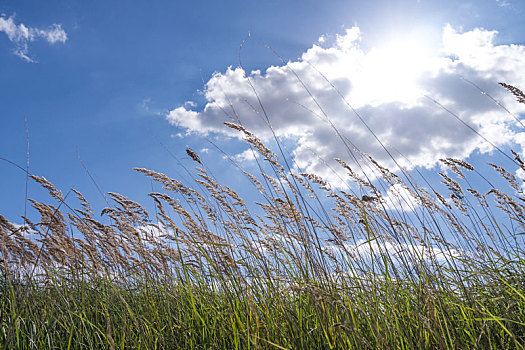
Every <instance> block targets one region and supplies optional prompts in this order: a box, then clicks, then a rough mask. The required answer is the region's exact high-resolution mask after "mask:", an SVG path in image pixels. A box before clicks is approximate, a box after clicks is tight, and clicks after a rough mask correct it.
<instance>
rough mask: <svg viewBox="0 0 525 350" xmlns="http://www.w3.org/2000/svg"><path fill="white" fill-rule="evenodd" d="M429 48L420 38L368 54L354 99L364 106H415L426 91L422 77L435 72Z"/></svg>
mask: <svg viewBox="0 0 525 350" xmlns="http://www.w3.org/2000/svg"><path fill="white" fill-rule="evenodd" d="M433 62H434V58H433V57H432V54H431V49H430V46H429V45H427V44H426V43H425V41H424V40H422V39H420V38H413V37H412V38H411V37H405V38H399V39H394V40H390V41H389V42H387V43H385V44H383V45H379V46H377V47H374V48H372V49H371V50H370V51H368V52H367V53H365V55H364V57H363V62H362V66H361V69H360V71H359V74H358V75H357V77H356V78H357V79H356V80H355V90H354V91H355V92H356V95H355V96H354V98H355V99H356V100H358V101H361V103H363V104H369V105H378V104H383V103H388V102H402V103H406V104H411V103H415V101H416V100H417V99H419V98H420V97H421V96H422V94H423V91H422V89H421V87H420V85H419V82H418V80H419V78H420V77H421V76H422V75H423V73H425V72H428V71H430V70H432V67H433Z"/></svg>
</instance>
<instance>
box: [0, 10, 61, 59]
mask: <svg viewBox="0 0 525 350" xmlns="http://www.w3.org/2000/svg"><path fill="white" fill-rule="evenodd" d="M0 32H4V33H5V34H6V35H7V38H8V39H9V40H10V41H11V42H12V43H14V44H15V49H14V50H13V52H14V54H15V55H17V56H18V57H20V58H22V59H24V60H25V61H27V62H34V60H33V59H32V58H31V57H30V56H29V43H31V42H33V41H35V40H37V39H39V38H41V39H44V40H45V41H47V42H48V43H50V44H55V43H65V42H66V40H67V34H66V32H65V31H64V30H63V29H62V26H61V25H60V24H56V23H55V24H52V25H51V26H49V27H48V28H47V29H38V28H32V27H28V26H26V25H25V24H24V23H20V24H16V23H15V20H14V16H11V17H6V16H5V15H1V16H0Z"/></svg>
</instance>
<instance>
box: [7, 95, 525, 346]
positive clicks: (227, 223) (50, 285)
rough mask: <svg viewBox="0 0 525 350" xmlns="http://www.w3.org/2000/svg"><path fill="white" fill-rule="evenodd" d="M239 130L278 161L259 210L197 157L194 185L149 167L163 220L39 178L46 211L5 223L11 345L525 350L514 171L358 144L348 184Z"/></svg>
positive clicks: (268, 159) (261, 182)
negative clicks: (390, 153)
mask: <svg viewBox="0 0 525 350" xmlns="http://www.w3.org/2000/svg"><path fill="white" fill-rule="evenodd" d="M506 87H507V88H508V89H509V90H510V91H511V92H512V93H514V94H515V95H516V97H518V98H519V97H520V96H522V97H523V93H522V92H521V91H520V90H518V89H516V88H514V87H510V86H506ZM520 94H521V95H520ZM521 102H523V100H522V101H521ZM227 127H230V128H232V129H235V130H238V131H239V132H240V133H242V134H243V135H244V139H245V140H246V142H247V143H248V144H249V145H250V147H251V148H252V149H253V151H254V152H256V153H258V154H259V155H261V156H262V157H259V158H256V159H257V161H258V162H260V163H258V164H259V169H260V173H258V174H251V173H248V172H245V171H243V170H242V169H241V170H240V171H243V174H244V175H245V176H246V178H247V179H248V181H249V182H250V184H251V185H253V192H254V193H257V194H258V196H259V200H258V201H256V202H254V203H245V200H243V198H241V197H240V196H239V195H238V193H237V192H236V191H235V189H232V188H230V187H228V186H226V185H224V184H221V183H219V182H218V181H217V180H216V178H215V177H214V176H213V173H212V171H211V170H210V169H208V168H207V166H206V164H204V163H203V162H202V161H201V159H200V158H199V156H198V155H197V154H196V153H195V152H194V151H192V150H191V149H187V150H186V151H187V154H188V155H189V156H190V157H191V158H192V159H193V160H194V161H195V162H196V163H195V164H196V165H197V168H195V171H193V172H192V173H191V174H192V176H193V183H183V182H181V181H178V180H176V179H173V178H170V177H169V176H168V175H165V174H162V173H159V172H155V171H153V170H147V169H139V168H137V169H135V170H137V171H138V172H140V173H142V174H144V175H145V176H147V177H149V178H151V179H152V180H154V181H156V182H157V183H159V184H160V185H161V186H162V191H161V192H154V193H150V194H149V196H150V197H151V199H152V201H153V202H154V203H155V213H154V214H150V213H148V212H147V211H146V209H145V208H144V207H143V206H141V205H140V204H139V203H136V202H134V201H132V200H130V199H129V198H127V197H125V196H123V195H121V194H117V193H109V196H110V197H111V200H112V203H113V206H111V207H108V208H105V209H103V210H102V212H101V214H102V216H103V217H102V218H100V217H99V216H98V215H96V214H95V212H94V210H93V209H92V208H91V206H90V204H89V203H88V201H87V200H86V199H85V198H84V196H83V195H82V194H81V193H80V192H78V191H76V190H70V191H69V192H68V193H67V194H66V196H64V194H63V193H62V192H61V191H59V190H58V189H56V188H55V187H54V186H53V185H52V184H51V183H50V182H49V181H47V180H46V179H45V178H43V177H37V176H31V178H32V179H33V180H34V181H36V182H38V183H39V184H40V185H41V186H42V187H44V188H45V189H47V190H48V191H49V194H50V196H51V197H50V199H51V200H50V203H47V204H46V203H40V202H37V201H34V200H30V201H31V203H32V206H33V208H34V209H35V210H36V211H37V212H38V213H39V216H40V217H39V218H38V219H34V220H33V221H31V220H30V218H25V217H24V220H25V224H24V225H22V226H18V225H14V224H12V223H10V222H9V221H8V220H7V219H5V218H4V217H3V216H1V215H0V249H1V251H0V266H1V267H0V270H1V273H2V275H1V282H0V303H1V305H0V344H2V348H3V349H11V348H60V349H72V348H110V349H128V348H137V349H186V348H187V349H306V348H312V349H429V348H436V349H507V348H519V349H522V348H525V307H524V306H525V259H524V241H523V230H524V229H525V225H524V223H525V205H524V203H523V202H524V201H525V197H524V195H523V192H522V188H521V183H519V181H518V180H517V179H516V178H515V177H514V176H513V175H512V174H511V173H510V172H509V171H507V170H506V169H504V168H503V167H500V166H498V165H496V164H492V163H491V165H490V166H491V167H492V169H493V175H494V176H496V177H499V180H492V181H493V182H494V183H496V184H497V186H495V185H493V184H492V183H491V182H489V181H488V180H486V179H487V177H486V176H484V175H483V174H481V173H479V172H478V170H476V169H475V168H474V167H473V166H472V165H470V164H468V163H466V162H465V161H462V160H456V159H450V158H448V159H443V160H442V163H443V166H444V167H447V168H448V169H449V170H450V171H448V172H446V173H445V172H442V173H440V176H441V177H442V180H443V181H442V182H443V183H442V184H441V185H440V186H437V185H435V186H432V185H431V184H430V183H425V184H424V186H423V185H419V184H418V183H416V181H415V180H414V179H413V178H412V177H411V176H409V174H408V173H407V172H404V171H402V169H396V171H395V172H393V171H390V170H389V169H387V168H385V167H383V166H382V165H380V164H379V163H378V162H376V161H375V160H374V159H373V158H372V157H370V156H368V155H366V154H363V153H360V152H359V151H357V150H352V152H353V154H354V155H355V157H356V158H355V159H356V160H357V162H356V163H355V164H354V165H352V166H350V165H349V164H347V163H345V162H344V161H343V160H340V159H338V160H337V161H338V162H339V164H340V165H341V166H342V167H343V168H344V169H345V170H346V172H347V174H348V177H347V178H346V179H345V180H346V181H347V182H348V187H347V188H346V189H334V188H332V187H331V186H330V184H329V183H328V182H326V181H325V180H323V179H322V178H320V177H319V176H317V175H315V174H308V173H301V174H298V173H294V172H293V171H291V168H290V166H289V165H288V162H287V159H286V157H285V156H283V154H279V156H278V155H277V154H276V153H274V152H273V151H272V150H270V149H269V148H268V147H267V146H266V145H264V144H263V143H262V142H261V141H260V140H259V139H258V138H257V136H256V135H254V134H253V133H251V132H250V131H248V130H246V129H245V128H244V127H243V126H242V125H237V124H231V123H227ZM277 141H278V140H277ZM514 157H515V158H514V160H515V162H516V164H518V165H519V166H521V168H522V169H524V170H525V164H524V163H523V161H522V160H521V158H520V157H519V155H518V154H516V153H514ZM260 159H264V160H260ZM490 178H491V179H493V178H494V177H490ZM483 179H485V180H486V181H485V180H483ZM423 180H424V179H423ZM482 181H485V182H484V183H482ZM471 183H481V185H480V187H479V188H477V189H476V188H474V187H472V185H471ZM389 188H390V189H391V191H390V192H388V193H389V196H388V197H386V196H385V193H387V192H386V190H387V189H389ZM73 196H76V197H77V199H76V200H73V198H71V197H73ZM72 202H76V203H77V204H78V205H76V206H75V205H73V204H71V203H72Z"/></svg>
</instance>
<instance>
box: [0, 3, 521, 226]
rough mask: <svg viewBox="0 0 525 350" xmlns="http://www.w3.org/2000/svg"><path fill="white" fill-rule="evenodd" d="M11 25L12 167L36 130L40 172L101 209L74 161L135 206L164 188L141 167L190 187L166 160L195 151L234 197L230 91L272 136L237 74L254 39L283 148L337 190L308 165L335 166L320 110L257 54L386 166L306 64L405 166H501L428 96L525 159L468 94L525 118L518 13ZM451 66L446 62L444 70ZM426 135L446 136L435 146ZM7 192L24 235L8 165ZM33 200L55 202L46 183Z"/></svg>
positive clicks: (2, 9) (30, 7)
mask: <svg viewBox="0 0 525 350" xmlns="http://www.w3.org/2000/svg"><path fill="white" fill-rule="evenodd" d="M0 13H1V14H2V17H1V19H0V77H1V84H0V118H1V119H0V120H1V124H0V157H2V158H5V159H8V160H10V161H12V162H15V163H17V164H20V165H22V166H25V163H26V136H25V124H24V117H26V118H27V121H28V127H29V138H30V139H29V142H30V172H31V173H33V174H36V175H41V176H42V175H43V176H45V177H46V178H48V179H49V180H50V181H51V182H53V183H54V184H55V185H56V186H57V187H59V188H60V189H62V190H63V191H64V192H67V189H69V188H71V187H74V188H76V189H78V190H80V191H81V192H82V193H84V194H85V195H86V196H87V198H88V199H89V200H90V201H92V202H94V203H95V204H96V206H97V205H98V206H100V207H101V206H103V205H104V204H103V201H102V200H101V196H100V195H99V194H98V192H97V189H96V188H95V186H94V185H93V183H92V182H91V180H90V178H89V176H88V175H87V173H86V171H85V169H84V168H83V166H82V165H81V163H80V161H79V159H78V157H77V154H78V155H80V157H81V159H82V161H83V163H84V165H85V166H86V167H87V169H88V171H89V173H90V174H91V175H92V176H93V177H94V178H95V179H96V182H97V184H99V186H100V187H101V188H102V189H103V191H114V192H120V193H123V194H126V195H128V196H129V197H131V198H133V199H137V200H139V201H141V200H143V199H144V198H146V197H145V195H146V193H147V192H149V191H151V189H152V185H151V183H150V182H149V181H148V180H147V179H145V178H144V177H143V176H141V175H140V174H137V173H135V172H134V171H132V170H131V169H132V168H133V167H145V168H150V169H155V170H158V171H161V172H165V173H167V174H169V175H172V176H174V177H178V176H184V172H183V171H182V170H181V168H180V166H179V164H178V163H177V160H175V159H174V158H172V157H171V156H170V154H169V153H168V152H167V151H166V150H165V149H164V147H163V145H164V146H166V147H167V148H168V149H169V150H170V152H172V153H173V154H174V155H175V156H176V157H178V158H179V159H180V160H181V161H182V162H183V164H185V165H186V166H188V167H192V166H193V164H192V163H191V162H190V161H189V160H188V159H187V157H186V156H185V152H184V150H185V148H186V146H190V147H192V148H193V149H195V150H197V151H199V152H200V154H201V157H202V158H203V159H204V160H205V162H206V163H207V165H208V167H209V168H211V169H215V172H216V174H219V175H220V176H222V177H223V178H224V179H225V180H229V181H233V182H235V181H236V180H237V178H238V177H239V175H238V174H237V173H236V171H235V170H234V169H231V167H230V166H229V165H228V162H227V161H225V160H224V159H222V157H221V155H220V153H218V152H215V151H214V150H213V149H212V147H211V146H210V144H209V143H208V141H207V140H206V138H209V139H213V140H214V141H215V142H216V143H217V144H219V145H220V146H221V148H223V150H225V151H226V152H228V153H229V154H231V155H232V156H233V157H237V159H239V160H240V161H241V162H242V163H243V164H244V166H246V167H247V168H250V166H253V164H251V163H250V160H249V159H245V158H246V157H244V158H243V154H242V151H244V150H245V149H246V147H245V146H242V143H240V142H238V141H236V137H237V136H236V135H235V134H232V133H231V131H228V130H225V129H224V128H222V123H223V122H224V121H228V118H224V117H225V116H224V115H221V114H220V113H218V112H217V110H218V109H217V108H218V107H220V106H221V103H222V104H224V103H225V99H224V96H226V95H224V94H223V95H224V96H223V95H221V93H223V92H221V91H223V90H226V92H227V95H228V96H229V97H230V98H231V99H233V100H235V101H238V104H239V110H240V111H242V112H243V118H244V119H243V122H244V123H245V125H247V126H248V127H249V129H250V130H253V131H254V132H256V133H257V134H258V135H260V136H261V137H262V138H263V139H264V138H265V133H267V129H264V125H262V124H261V123H260V120H259V119H257V118H258V117H256V116H254V115H255V114H256V113H252V112H253V111H250V109H249V108H247V107H246V104H244V103H243V101H245V100H249V99H250V98H252V97H253V96H251V95H250V92H249V89H247V85H246V81H245V80H243V78H242V77H240V76H239V75H238V74H239V71H238V70H237V71H236V70H235V69H236V67H237V66H238V54H239V46H240V44H241V43H242V42H243V40H245V39H246V38H248V41H247V42H246V44H245V45H244V48H243V50H242V52H241V55H242V60H243V63H244V68H245V70H246V71H247V72H251V71H253V70H260V71H261V73H260V74H257V73H256V74H254V75H252V78H253V80H254V81H255V84H256V87H257V88H258V90H259V91H260V92H261V96H262V98H263V103H265V105H266V106H267V108H268V110H269V111H270V112H271V117H272V118H273V119H272V122H273V123H274V126H275V128H276V130H277V132H278V133H279V136H280V137H282V138H283V139H285V140H286V143H287V145H289V147H290V150H291V152H293V153H292V154H293V157H294V158H295V160H296V162H297V164H298V165H300V166H301V167H302V168H304V169H307V170H310V171H316V172H320V173H321V175H323V176H326V177H330V173H329V172H324V173H323V169H322V164H321V163H319V162H316V161H315V159H313V158H312V156H311V150H312V149H315V150H317V151H318V152H319V153H320V156H321V157H323V158H324V159H328V160H330V159H332V158H333V156H334V155H336V154H337V153H339V148H338V147H339V146H338V145H337V144H336V143H333V144H331V143H330V142H331V141H329V140H330V139H331V138H332V135H330V134H329V133H328V131H326V130H325V129H323V128H322V127H321V126H319V127H314V128H313V129H312V130H309V129H308V127H309V126H315V122H314V120H316V119H315V118H313V117H312V114H311V113H307V112H306V111H305V109H304V108H302V109H301V107H298V105H302V106H304V107H309V105H308V104H309V103H311V101H308V100H307V99H305V97H304V91H302V92H296V88H297V82H294V81H293V79H292V78H290V71H289V70H286V69H285V68H286V67H288V66H285V65H284V64H283V63H282V62H280V61H279V59H277V57H276V56H275V55H273V54H272V52H271V51H270V50H268V49H266V48H265V47H264V46H263V45H261V43H267V44H269V45H271V46H272V47H273V48H274V49H275V50H276V51H277V52H278V53H279V54H280V55H281V56H282V57H283V58H284V60H285V62H289V64H290V66H289V67H293V68H294V69H296V70H297V71H298V72H299V73H300V74H302V77H303V78H304V79H305V81H306V82H307V85H309V86H311V87H312V89H313V91H314V93H316V94H318V95H317V96H320V97H319V98H320V102H322V103H324V104H325V106H327V110H326V111H327V113H328V115H329V116H330V117H331V118H333V120H335V121H336V122H339V124H338V125H339V126H340V127H341V128H342V129H344V130H347V129H348V135H349V136H350V137H355V139H356V142H357V143H358V144H360V145H361V144H362V145H363V148H364V150H365V151H367V152H369V153H371V154H372V155H374V156H375V157H377V158H378V159H379V160H383V161H384V162H385V163H388V159H386V158H384V157H383V156H382V154H381V153H380V151H379V150H378V149H377V148H376V147H372V146H370V148H369V149H366V146H365V144H368V141H367V140H368V139H367V138H369V137H370V135H364V134H363V133H362V132H361V131H360V129H358V127H357V124H356V125H354V124H351V122H349V121H348V123H347V121H346V119H344V118H346V117H345V116H346V115H347V114H348V110H347V109H344V108H345V107H344V106H341V101H339V100H337V99H336V98H335V97H336V94H335V93H334V92H333V91H330V89H327V88H326V86H324V85H323V86H321V85H319V86H318V85H317V84H321V81H320V80H319V76H318V75H315V74H313V73H312V71H309V70H308V69H307V68H306V67H305V66H304V62H305V59H307V60H309V61H310V62H314V64H315V65H316V67H317V68H319V69H320V70H322V71H323V72H324V73H325V74H326V75H327V76H328V77H329V78H330V79H331V80H332V81H333V82H334V84H335V85H336V86H338V88H341V89H342V90H343V93H345V94H347V97H348V98H349V99H350V100H351V101H352V103H355V104H356V107H357V108H358V109H359V111H360V112H361V113H362V114H363V115H364V116H365V117H366V118H368V119H367V120H368V121H369V122H370V123H371V125H372V126H373V127H375V128H376V130H378V131H379V133H381V134H382V135H383V136H384V137H385V140H386V142H388V143H389V144H391V145H392V146H395V147H396V148H397V149H399V148H401V150H402V151H403V153H406V154H407V155H408V156H409V158H410V159H411V163H407V164H405V165H406V166H408V167H410V166H411V165H414V166H420V167H422V168H424V167H427V168H431V167H432V166H433V164H434V161H435V159H434V158H436V157H439V156H455V157H460V158H469V159H477V158H483V157H480V155H484V154H490V152H491V147H490V146H489V145H480V144H481V143H482V142H481V141H480V140H479V139H477V138H475V137H473V136H472V135H470V134H468V132H467V131H465V130H462V129H461V128H460V127H459V126H457V125H456V124H454V123H455V122H454V121H451V119H448V120H446V121H445V117H444V116H443V115H442V114H439V113H441V112H442V111H439V108H437V109H436V108H435V107H436V106H435V105H433V106H432V104H431V103H430V105H429V104H428V103H427V104H424V103H423V102H422V101H423V100H424V98H422V97H421V96H422V95H423V94H424V93H428V94H431V95H432V96H434V97H436V96H439V97H440V98H441V99H440V101H442V102H443V103H445V104H447V103H448V105H450V106H453V107H455V110H456V111H458V112H459V113H462V114H461V115H462V116H464V118H466V120H467V121H468V122H470V123H473V124H472V125H475V126H476V127H477V128H479V129H478V130H479V131H482V132H483V133H484V135H487V138H488V139H490V140H492V141H494V142H499V143H498V145H499V146H501V147H506V148H509V147H514V148H515V149H517V150H519V151H520V152H522V148H521V145H522V144H525V138H523V137H522V135H521V132H520V131H519V130H515V125H513V124H512V121H509V120H507V119H505V118H508V115H506V116H505V115H501V113H500V112H501V111H500V110H499V111H498V110H497V109H494V108H493V106H489V105H490V103H488V101H487V98H486V97H483V96H481V95H480V94H479V91H477V90H475V89H473V88H472V86H469V85H468V84H466V83H465V81H462V80H461V79H459V78H458V74H461V75H463V76H465V77H467V78H470V79H472V81H475V82H476V83H477V84H479V85H480V86H482V87H483V88H484V89H486V90H487V91H489V92H491V94H493V95H494V96H495V97H497V98H498V99H499V100H501V101H502V102H503V103H505V104H506V105H508V106H509V108H514V109H513V110H515V111H516V113H517V114H519V113H522V112H523V111H521V110H520V109H519V108H520V107H519V106H517V105H515V104H513V98H512V96H508V94H505V93H504V91H502V90H498V87H497V82H498V81H499V80H498V79H507V82H509V83H512V84H515V85H517V86H518V87H521V88H525V84H524V82H525V78H524V77H520V76H518V74H519V72H523V70H515V71H514V74H512V70H513V69H518V68H520V67H523V66H524V65H525V54H523V47H522V46H520V44H521V45H523V44H525V39H524V37H523V33H525V23H524V21H523V18H524V16H525V3H523V2H522V1H517V0H505V1H504V0H500V1H496V0H483V1H472V2H468V1H439V2H438V1H425V0H420V1H366V2H363V1H192V2H182V1H156V2H155V1H148V2H146V1H111V2H110V1H100V2H85V1H46V2H41V1H0ZM491 31H497V34H496V33H495V32H491ZM491 33H492V34H491ZM248 36H249V37H248ZM445 38H447V39H446V40H448V42H447V44H446V45H445V44H444V40H445ZM511 44H515V45H514V46H510V45H511ZM440 57H441V58H443V57H446V58H448V59H449V61H446V62H437V61H436V62H437V63H433V62H434V60H435V59H437V58H440ZM301 58H302V60H301ZM385 58H388V59H385ZM301 62H302V63H301ZM421 62H423V64H422V63H421ZM230 66H231V69H230V70H228V67H230ZM271 66H273V67H274V69H273V70H272V69H270V71H266V70H267V68H268V67H271ZM495 67H500V68H501V67H503V68H505V69H506V70H505V69H499V68H498V69H495ZM347 69H348V71H347ZM413 69H416V71H415V73H414V72H413ZM418 69H419V70H418ZM214 72H217V74H215V75H214ZM283 79H284V80H283ZM382 79H385V80H382ZM400 81H402V83H400ZM203 82H204V83H206V84H207V85H206V91H207V93H206V94H203V93H202V90H203ZM366 82H368V83H369V84H371V83H370V82H374V83H375V85H374V84H372V85H368V86H367V85H366ZM338 84H339V85H338ZM520 84H522V85H520ZM377 87H382V89H381V88H380V89H377ZM374 91H375V92H377V95H376V96H374V95H373V94H372V93H373V92H374ZM358 92H362V93H361V94H359V93H358ZM392 92H395V93H393V94H392ZM458 93H460V94H461V96H463V97H462V98H458ZM336 100H337V101H336ZM187 101H192V102H191V103H188V102H187ZM427 102H428V101H427ZM448 105H447V106H448ZM205 107H206V109H204V108H205ZM214 107H217V108H216V109H214ZM431 107H432V108H431ZM498 113H500V114H498ZM419 115H425V116H433V117H432V118H430V117H429V118H426V119H425V118H418V117H417V116H419ZM309 118H310V119H309ZM311 118H313V119H311ZM414 120H417V121H418V122H417V123H414V122H413V121H414ZM487 120H488V122H486V121H487ZM352 123H353V122H352ZM354 126H355V127H354ZM221 128H222V129H221ZM511 129H512V130H514V131H512V133H511V131H510V130H511ZM305 130H306V131H305ZM430 131H432V132H433V133H434V134H438V135H439V133H440V132H442V133H443V135H442V137H441V138H437V137H436V138H434V139H431V138H430V136H428V135H430ZM352 132H355V134H352ZM451 134H452V136H451ZM389 135H390V136H389ZM389 137H390V138H389ZM426 138H428V142H423V141H425V140H426ZM407 143H408V144H407ZM429 144H430V145H435V146H432V147H429ZM322 146H327V147H329V148H330V151H327V150H325V149H324V148H323V147H322ZM404 146H405V147H406V148H404ZM206 149H209V151H208V152H206ZM244 156H246V154H244ZM387 165H388V164H387ZM325 170H326V169H325ZM0 193H1V195H0V213H2V214H3V215H5V216H6V217H7V218H8V219H10V220H12V221H15V222H18V221H20V219H19V216H20V215H21V214H22V213H23V211H24V195H25V176H24V173H23V172H21V171H20V170H19V169H17V168H16V167H14V166H12V165H10V164H8V163H7V162H0ZM29 196H30V197H33V198H37V199H41V198H43V197H42V193H41V192H40V190H39V188H38V186H37V185H35V184H30V190H29Z"/></svg>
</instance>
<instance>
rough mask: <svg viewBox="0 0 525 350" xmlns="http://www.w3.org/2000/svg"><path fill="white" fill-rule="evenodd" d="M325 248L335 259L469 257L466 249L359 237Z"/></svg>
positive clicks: (397, 260)
mask: <svg viewBox="0 0 525 350" xmlns="http://www.w3.org/2000/svg"><path fill="white" fill-rule="evenodd" d="M325 249H327V250H328V251H329V252H330V253H331V254H332V255H333V256H334V257H335V258H336V259H345V257H346V258H348V257H350V258H352V259H353V260H354V261H359V260H369V259H374V258H377V257H381V256H389V257H390V258H392V259H393V260H394V261H395V262H400V261H401V260H402V258H405V259H406V258H410V259H409V260H412V261H420V260H421V259H423V260H426V261H427V262H430V261H434V262H437V263H439V264H443V263H446V262H447V260H450V259H453V258H458V257H463V258H465V257H470V256H471V255H472V254H470V253H469V252H467V251H458V250H456V249H450V250H447V249H443V248H439V247H428V246H423V245H418V244H407V243H395V242H378V241H377V240H372V241H367V240H365V239H359V240H357V241H356V242H355V243H354V244H345V245H344V248H343V247H339V246H335V245H329V246H326V247H325ZM399 259H401V260H399Z"/></svg>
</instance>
